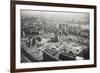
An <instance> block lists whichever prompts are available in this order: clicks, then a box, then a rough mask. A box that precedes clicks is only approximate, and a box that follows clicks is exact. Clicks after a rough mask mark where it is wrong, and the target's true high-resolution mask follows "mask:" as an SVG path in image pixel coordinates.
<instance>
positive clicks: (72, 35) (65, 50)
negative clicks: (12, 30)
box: [20, 10, 90, 63]
mask: <svg viewBox="0 0 100 73" xmlns="http://www.w3.org/2000/svg"><path fill="white" fill-rule="evenodd" d="M20 17H21V24H20V26H21V28H20V29H21V39H20V41H21V63H29V62H47V61H48V62H51V61H52V62H53V61H74V60H76V61H77V60H87V59H89V58H90V56H89V50H90V48H89V13H79V12H59V11H58V12H53V11H32V10H21V16H20Z"/></svg>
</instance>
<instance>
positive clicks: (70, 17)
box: [21, 10, 89, 24]
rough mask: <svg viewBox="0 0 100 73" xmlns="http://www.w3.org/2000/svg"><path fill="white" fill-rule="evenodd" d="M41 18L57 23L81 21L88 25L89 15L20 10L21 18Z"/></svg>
mask: <svg viewBox="0 0 100 73" xmlns="http://www.w3.org/2000/svg"><path fill="white" fill-rule="evenodd" d="M35 16H36V17H43V18H45V19H47V20H48V19H52V20H54V21H57V22H59V23H62V22H66V21H76V22H77V21H82V22H85V23H87V24H89V13H86V12H85V13H79V12H77V13H76V12H59V11H58V12H57V11H56V12H55V11H35V10H21V17H22V19H24V18H31V17H35Z"/></svg>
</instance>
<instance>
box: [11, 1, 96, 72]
mask: <svg viewBox="0 0 100 73" xmlns="http://www.w3.org/2000/svg"><path fill="white" fill-rule="evenodd" d="M16 4H21V5H37V6H38V5H39V6H52V7H71V8H86V9H93V10H94V64H89V65H75V66H59V67H43V68H42V67H41V68H25V69H16V38H15V37H16V23H15V22H16V15H15V14H16ZM10 8H11V12H10V13H11V14H10V15H11V20H10V22H11V25H10V28H11V29H10V33H11V35H10V47H11V50H10V52H11V54H10V60H11V61H10V71H11V73H13V72H27V71H43V70H59V69H75V68H90V67H96V10H97V8H96V6H95V5H81V4H63V3H48V2H33V1H11V7H10Z"/></svg>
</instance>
